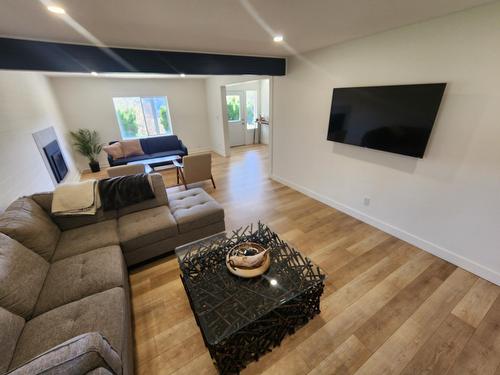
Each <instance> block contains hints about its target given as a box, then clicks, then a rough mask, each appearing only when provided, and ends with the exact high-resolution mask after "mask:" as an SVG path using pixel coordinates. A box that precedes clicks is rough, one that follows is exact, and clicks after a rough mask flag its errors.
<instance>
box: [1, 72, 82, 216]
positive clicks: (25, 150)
mask: <svg viewBox="0 0 500 375" xmlns="http://www.w3.org/2000/svg"><path fill="white" fill-rule="evenodd" d="M50 126H53V127H54V128H55V131H56V134H57V136H58V140H59V145H60V147H61V151H62V152H63V155H64V157H65V159H66V163H67V165H68V169H69V171H68V174H67V176H66V178H65V180H64V181H68V180H71V181H72V180H75V179H77V178H78V177H79V175H78V173H77V171H76V168H75V167H74V163H73V159H72V158H71V154H70V153H69V152H68V143H67V139H66V137H67V134H66V130H65V128H64V125H63V123H62V120H61V117H60V115H59V110H58V107H57V105H56V103H55V101H54V99H53V96H52V92H51V90H50V86H49V84H48V83H47V79H46V78H45V77H44V76H42V75H41V74H40V73H31V72H15V71H0V211H1V210H3V209H5V208H6V207H7V206H8V205H9V204H10V203H11V202H12V201H13V200H15V199H16V198H17V197H19V196H22V195H29V194H32V193H36V192H40V191H48V190H53V189H54V183H53V182H52V180H51V177H50V174H49V171H48V170H47V168H46V166H45V164H44V162H43V159H42V156H41V154H40V152H39V151H38V148H37V146H36V144H35V141H34V139H33V136H32V134H33V133H34V132H36V131H39V130H42V129H45V128H47V127H50Z"/></svg>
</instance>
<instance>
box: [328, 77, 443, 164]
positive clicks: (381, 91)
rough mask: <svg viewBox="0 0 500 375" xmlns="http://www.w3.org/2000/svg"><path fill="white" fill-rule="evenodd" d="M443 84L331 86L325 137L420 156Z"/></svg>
mask: <svg viewBox="0 0 500 375" xmlns="http://www.w3.org/2000/svg"><path fill="white" fill-rule="evenodd" d="M445 87H446V83H429V84H417V85H399V86H373V87H348V88H335V89H334V90H333V97H332V106H331V111H330V123H329V126H328V137H327V139H328V140H329V141H334V142H340V143H346V144H350V145H355V146H361V147H367V148H372V149H375V150H381V151H388V152H393V153H396V154H402V155H408V156H413V157H417V158H422V157H423V156H424V152H425V148H426V146H427V141H428V140H429V136H430V134H431V130H432V126H433V125H434V120H435V119H436V115H437V112H438V109H439V105H440V103H441V98H442V97H443V93H444V89H445Z"/></svg>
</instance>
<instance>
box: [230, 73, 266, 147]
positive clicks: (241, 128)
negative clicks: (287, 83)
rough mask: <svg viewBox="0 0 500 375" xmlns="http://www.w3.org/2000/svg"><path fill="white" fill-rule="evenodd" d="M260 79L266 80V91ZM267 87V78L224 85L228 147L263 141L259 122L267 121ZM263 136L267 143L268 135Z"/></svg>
mask: <svg viewBox="0 0 500 375" xmlns="http://www.w3.org/2000/svg"><path fill="white" fill-rule="evenodd" d="M261 81H266V82H264V84H267V93H266V92H265V89H266V87H264V90H263V87H262V85H263V83H262V82H261ZM268 88H269V80H268V79H266V80H256V81H249V82H243V83H237V84H231V85H227V86H226V110H227V126H228V135H229V146H230V147H236V146H243V145H250V144H259V143H263V142H262V138H263V137H262V127H261V124H262V122H266V123H268V122H269V94H268V92H269V89H268ZM263 111H265V112H266V113H264V112H263ZM267 126H268V125H267ZM266 130H268V129H266ZM267 133H268V132H267ZM266 135H267V134H266ZM264 138H265V139H264V140H265V141H267V142H266V143H268V137H264Z"/></svg>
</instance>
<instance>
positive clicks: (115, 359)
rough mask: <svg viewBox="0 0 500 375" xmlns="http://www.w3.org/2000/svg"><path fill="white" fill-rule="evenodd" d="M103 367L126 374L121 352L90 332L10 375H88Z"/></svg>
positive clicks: (114, 372)
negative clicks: (123, 370)
mask: <svg viewBox="0 0 500 375" xmlns="http://www.w3.org/2000/svg"><path fill="white" fill-rule="evenodd" d="M99 367H103V368H105V369H106V370H108V371H109V372H111V373H112V374H115V375H121V374H122V362H121V359H120V356H119V355H118V353H117V352H116V351H115V350H114V349H113V348H112V347H111V345H110V344H109V342H108V341H107V340H106V339H105V338H104V337H103V336H102V335H101V334H100V333H98V332H90V333H85V334H83V335H80V336H76V337H73V338H72V339H70V340H68V341H65V342H63V343H62V344H60V345H57V346H54V347H53V348H52V349H49V350H47V351H46V352H44V353H42V354H39V355H37V356H36V357H34V358H32V359H30V360H29V361H28V362H26V363H24V364H23V365H22V366H20V367H18V368H16V369H15V370H12V371H11V372H9V374H12V375H24V374H42V373H43V374H45V373H50V374H87V373H88V372H90V371H92V370H94V369H97V368H99Z"/></svg>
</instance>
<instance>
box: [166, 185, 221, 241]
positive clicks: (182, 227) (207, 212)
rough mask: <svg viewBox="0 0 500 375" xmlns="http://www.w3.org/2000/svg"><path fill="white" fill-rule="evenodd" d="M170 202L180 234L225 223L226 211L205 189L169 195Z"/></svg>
mask: <svg viewBox="0 0 500 375" xmlns="http://www.w3.org/2000/svg"><path fill="white" fill-rule="evenodd" d="M168 201H169V206H170V210H171V211H172V215H173V216H174V218H175V221H177V225H178V226H179V232H180V233H186V232H189V231H192V230H195V229H198V228H202V227H204V226H207V225H210V224H213V223H217V222H220V221H224V209H223V208H222V206H221V205H220V204H219V203H217V202H216V201H215V199H213V198H212V197H211V196H210V195H208V194H207V192H205V191H204V190H203V189H200V188H195V189H189V190H185V191H181V192H179V193H175V194H169V197H168Z"/></svg>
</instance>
